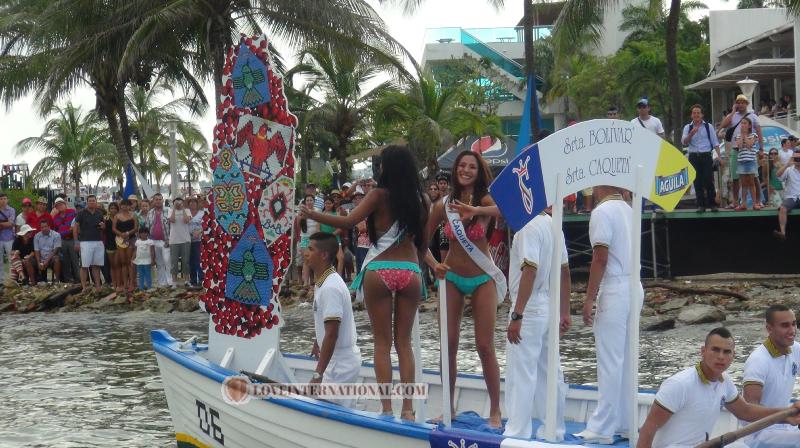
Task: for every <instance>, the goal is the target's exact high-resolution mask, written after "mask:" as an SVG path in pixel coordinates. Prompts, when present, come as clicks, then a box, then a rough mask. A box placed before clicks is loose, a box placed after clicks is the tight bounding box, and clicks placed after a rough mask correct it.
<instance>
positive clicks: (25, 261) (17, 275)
mask: <svg viewBox="0 0 800 448" xmlns="http://www.w3.org/2000/svg"><path fill="white" fill-rule="evenodd" d="M32 259H34V258H33V227H31V226H29V225H27V224H23V225H22V227H21V228H20V229H19V231H18V232H17V237H16V238H15V239H14V243H13V244H12V245H11V259H10V264H11V279H12V280H14V281H16V282H17V283H19V284H22V283H23V282H25V281H26V280H27V279H34V282H35V277H36V273H35V271H34V269H33V263H32V262H31V260H32Z"/></svg>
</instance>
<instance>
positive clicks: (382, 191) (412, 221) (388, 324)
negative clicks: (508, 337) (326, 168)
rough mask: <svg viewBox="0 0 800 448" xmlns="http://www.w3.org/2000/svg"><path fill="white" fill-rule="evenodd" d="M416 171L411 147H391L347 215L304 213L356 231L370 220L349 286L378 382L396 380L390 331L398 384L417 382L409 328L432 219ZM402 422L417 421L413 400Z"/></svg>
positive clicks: (387, 404)
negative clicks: (358, 294)
mask: <svg viewBox="0 0 800 448" xmlns="http://www.w3.org/2000/svg"><path fill="white" fill-rule="evenodd" d="M385 167H391V169H389V168H385ZM418 172H419V171H418V170H417V166H416V163H415V162H414V157H413V156H412V155H411V152H410V151H409V150H408V148H405V147H402V146H389V147H387V148H386V149H384V150H383V151H382V152H381V173H380V176H379V177H378V186H377V188H374V189H372V190H371V191H370V192H369V193H367V195H366V196H365V197H364V199H363V200H362V201H361V203H360V204H359V205H358V206H357V207H356V208H354V209H353V210H352V211H351V212H350V214H349V215H347V216H338V215H332V214H329V213H320V212H316V211H314V210H311V209H310V208H308V207H301V209H300V210H301V213H302V214H303V216H304V217H306V218H310V219H313V220H316V221H318V222H320V223H322V224H323V225H330V226H336V227H339V228H343V229H349V228H352V227H353V226H355V225H356V224H358V223H359V222H361V221H363V220H364V219H365V218H366V220H367V232H368V233H369V239H370V243H371V244H372V246H371V247H370V250H369V252H368V253H367V257H366V259H365V262H364V267H363V269H362V270H361V272H359V274H358V275H357V276H356V278H355V280H354V281H353V285H352V286H351V288H352V289H356V290H359V289H362V288H363V295H364V301H365V304H366V307H367V313H368V314H369V320H370V324H371V325H372V333H373V335H374V344H375V348H374V353H375V359H374V362H375V377H376V381H377V382H378V383H390V382H391V381H392V362H391V358H390V356H389V354H390V352H391V348H392V328H394V347H395V351H396V352H397V358H398V361H399V364H400V366H399V367H400V381H401V382H403V383H413V382H414V353H413V351H412V348H411V330H412V327H413V325H414V316H415V315H416V312H417V302H418V301H419V299H420V296H421V295H422V274H421V270H420V268H419V260H421V259H422V257H423V255H424V254H425V252H426V251H427V247H428V245H427V241H428V240H429V239H430V238H429V237H428V236H426V235H424V234H423V232H424V230H425V222H426V221H427V219H428V205H427V203H426V202H425V198H424V196H423V190H422V186H421V183H420V180H419V175H418V174H417V173H418ZM393 324H394V325H393ZM381 407H382V409H383V413H384V414H386V415H391V414H392V402H391V400H388V399H387V400H381ZM400 418H402V419H405V420H413V419H414V411H413V407H412V402H411V400H410V399H404V400H403V408H402V411H401V413H400Z"/></svg>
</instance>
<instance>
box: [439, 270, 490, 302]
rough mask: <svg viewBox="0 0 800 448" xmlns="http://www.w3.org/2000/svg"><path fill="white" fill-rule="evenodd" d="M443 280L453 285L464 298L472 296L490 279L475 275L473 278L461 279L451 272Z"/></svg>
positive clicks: (485, 276) (486, 276)
mask: <svg viewBox="0 0 800 448" xmlns="http://www.w3.org/2000/svg"><path fill="white" fill-rule="evenodd" d="M444 278H445V279H446V280H449V281H450V283H452V284H453V285H455V287H456V288H457V289H458V290H459V291H461V294H463V295H465V296H468V295H472V293H473V292H475V290H476V289H478V287H479V286H481V285H482V284H484V283H486V282H488V281H489V280H491V279H492V277H491V276H490V275H489V274H481V275H476V276H475V277H462V276H460V275H458V274H456V273H455V272H452V271H448V272H447V274H446V275H445V277H444Z"/></svg>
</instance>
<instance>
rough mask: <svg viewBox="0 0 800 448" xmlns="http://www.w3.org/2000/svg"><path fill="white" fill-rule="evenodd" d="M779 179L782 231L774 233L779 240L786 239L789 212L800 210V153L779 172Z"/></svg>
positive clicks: (795, 154) (779, 219)
mask: <svg viewBox="0 0 800 448" xmlns="http://www.w3.org/2000/svg"><path fill="white" fill-rule="evenodd" d="M778 179H780V180H781V181H782V182H783V185H784V189H783V203H782V204H781V207H780V208H779V209H778V225H779V226H780V230H776V231H775V232H774V234H775V236H776V237H778V238H779V239H782V240H785V239H786V221H787V219H788V215H789V212H790V211H792V210H794V209H796V208H800V151H795V152H794V156H792V162H791V163H788V164H786V165H784V166H782V167H781V168H780V169H779V170H778Z"/></svg>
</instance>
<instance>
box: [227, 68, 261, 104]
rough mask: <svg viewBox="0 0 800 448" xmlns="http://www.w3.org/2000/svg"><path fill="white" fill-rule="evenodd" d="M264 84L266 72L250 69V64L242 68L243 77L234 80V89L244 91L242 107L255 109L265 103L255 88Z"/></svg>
mask: <svg viewBox="0 0 800 448" xmlns="http://www.w3.org/2000/svg"><path fill="white" fill-rule="evenodd" d="M263 82H264V72H263V71H261V70H260V69H258V68H257V69H252V68H250V64H245V66H244V67H242V76H239V77H238V78H233V88H234V89H244V95H242V101H241V102H242V105H243V106H246V107H254V106H257V105H259V104H261V103H263V102H264V97H263V96H261V94H260V93H258V90H256V88H255V86H256V84H259V83H263Z"/></svg>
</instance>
